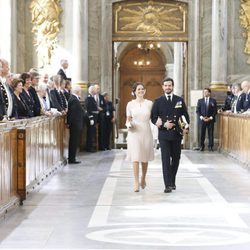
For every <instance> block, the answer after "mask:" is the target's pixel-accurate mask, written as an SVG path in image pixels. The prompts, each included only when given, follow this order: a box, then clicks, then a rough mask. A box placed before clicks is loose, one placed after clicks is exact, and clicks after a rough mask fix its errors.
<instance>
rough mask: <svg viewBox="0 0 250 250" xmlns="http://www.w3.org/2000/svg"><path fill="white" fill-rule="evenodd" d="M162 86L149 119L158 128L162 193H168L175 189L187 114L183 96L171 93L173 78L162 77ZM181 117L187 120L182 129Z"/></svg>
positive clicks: (186, 131) (187, 118)
mask: <svg viewBox="0 0 250 250" xmlns="http://www.w3.org/2000/svg"><path fill="white" fill-rule="evenodd" d="M162 88H163V91H164V95H163V96H161V97H159V98H158V99H156V100H155V102H154V104H153V108H152V112H151V121H152V123H153V124H155V125H156V126H157V127H158V129H159V135H158V138H159V142H160V147H161V158H162V170H163V179H164V184H165V189H164V193H170V192H172V190H176V185H175V180H176V174H177V171H178V167H179V163H180V157H181V141H182V137H183V133H188V127H189V125H188V124H189V115H188V112H187V107H186V104H185V102H184V100H183V98H182V97H180V96H177V95H174V94H173V91H174V80H173V79H172V78H166V79H164V80H163V81H162ZM182 117H185V120H186V121H187V124H186V125H185V128H184V129H183V131H182V130H181V128H180V125H179V121H180V119H181V118H182Z"/></svg>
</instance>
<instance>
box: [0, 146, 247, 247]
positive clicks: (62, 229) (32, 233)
mask: <svg viewBox="0 0 250 250" xmlns="http://www.w3.org/2000/svg"><path fill="white" fill-rule="evenodd" d="M125 154H126V151H125V150H112V151H104V152H98V153H91V154H86V153H85V154H81V155H80V157H79V159H80V160H81V161H82V163H81V164H79V165H68V166H66V167H64V168H63V169H62V170H60V171H59V172H58V173H57V174H56V175H54V176H53V177H52V178H51V179H49V180H48V181H47V182H46V183H44V184H43V185H42V186H41V187H40V189H37V190H35V191H34V192H32V193H31V194H29V196H28V199H27V200H26V201H25V202H24V205H23V206H22V207H18V208H17V209H15V210H14V211H13V212H11V213H10V214H9V215H8V217H7V219H6V220H4V221H1V223H0V248H1V249H9V248H13V249H20V248H27V249H28V248H29V249H39V248H45V249H178V250H179V249H185V250H187V249H188V250H190V249H195V250H200V249H205V250H207V249H209V250H211V249H216V250H217V249H223V250H224V249H230V250H237V249H240V250H242V249H250V171H249V170H247V169H244V168H243V167H242V166H240V165H238V164H237V163H236V162H234V161H233V160H232V159H229V158H226V157H225V156H223V155H221V154H219V153H217V152H212V153H210V152H203V153H201V152H195V151H185V150H184V151H183V152H182V159H181V164H180V168H179V172H178V177H177V179H178V180H177V189H176V191H173V192H172V193H169V194H165V193H163V190H164V186H163V180H162V172H161V161H160V152H159V151H158V150H157V151H156V152H155V160H154V161H153V162H150V164H149V171H148V177H147V187H146V189H145V190H141V191H140V192H139V193H134V192H133V175H132V174H133V173H132V168H131V164H130V163H128V162H126V161H124V159H125Z"/></svg>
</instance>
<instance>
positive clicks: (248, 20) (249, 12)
mask: <svg viewBox="0 0 250 250" xmlns="http://www.w3.org/2000/svg"><path fill="white" fill-rule="evenodd" d="M240 24H241V26H242V27H243V28H244V29H245V32H243V37H245V38H246V43H245V48H244V52H245V53H246V54H250V0H241V9H240ZM247 63H248V64H250V58H248V60H247Z"/></svg>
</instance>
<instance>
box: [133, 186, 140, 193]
mask: <svg viewBox="0 0 250 250" xmlns="http://www.w3.org/2000/svg"><path fill="white" fill-rule="evenodd" d="M139 191H140V188H139V184H138V185H135V188H134V192H139Z"/></svg>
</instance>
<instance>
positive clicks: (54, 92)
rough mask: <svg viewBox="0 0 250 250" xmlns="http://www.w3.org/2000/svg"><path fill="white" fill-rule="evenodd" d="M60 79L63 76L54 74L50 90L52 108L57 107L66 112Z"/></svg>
mask: <svg viewBox="0 0 250 250" xmlns="http://www.w3.org/2000/svg"><path fill="white" fill-rule="evenodd" d="M60 81H61V76H60V75H55V76H53V87H52V89H51V90H50V92H49V93H50V97H51V108H54V109H57V110H58V111H59V112H62V113H65V112H64V109H63V102H62V99H61V96H60Z"/></svg>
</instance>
